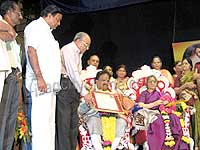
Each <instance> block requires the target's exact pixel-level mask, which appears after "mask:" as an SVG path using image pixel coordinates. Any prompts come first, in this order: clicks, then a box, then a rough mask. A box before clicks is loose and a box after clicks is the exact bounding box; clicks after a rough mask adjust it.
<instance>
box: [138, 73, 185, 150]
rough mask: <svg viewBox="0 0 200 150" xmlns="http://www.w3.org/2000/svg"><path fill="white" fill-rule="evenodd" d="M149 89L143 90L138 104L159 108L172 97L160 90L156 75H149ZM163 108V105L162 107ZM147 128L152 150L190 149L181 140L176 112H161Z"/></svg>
mask: <svg viewBox="0 0 200 150" xmlns="http://www.w3.org/2000/svg"><path fill="white" fill-rule="evenodd" d="M146 84H147V90H145V91H143V92H142V93H141V95H140V96H139V99H138V105H139V106H140V107H143V108H148V109H151V110H159V108H161V106H164V105H166V104H167V103H168V102H169V101H170V97H168V96H166V95H165V94H163V93H161V92H158V91H157V90H156V87H157V78H156V77H155V76H154V75H151V76H149V77H147V82H146ZM162 108H163V107H162ZM157 117H158V119H156V120H155V121H154V122H153V123H151V124H150V125H149V127H148V129H147V142H148V145H149V149H151V150H168V149H173V150H178V149H181V148H184V149H185V150H186V149H188V147H187V145H186V144H184V143H182V142H181V137H182V128H181V125H180V120H179V118H178V117H177V116H176V115H174V114H160V115H158V116H157Z"/></svg>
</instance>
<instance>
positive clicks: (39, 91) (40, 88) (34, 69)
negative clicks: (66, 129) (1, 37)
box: [24, 5, 62, 150]
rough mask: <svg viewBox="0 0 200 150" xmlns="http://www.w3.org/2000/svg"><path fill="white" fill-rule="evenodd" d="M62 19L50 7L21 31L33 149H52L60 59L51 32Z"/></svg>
mask: <svg viewBox="0 0 200 150" xmlns="http://www.w3.org/2000/svg"><path fill="white" fill-rule="evenodd" d="M61 20H62V13H61V10H60V9H59V8H58V7H57V6H55V5H49V6H47V7H46V8H45V9H44V10H42V12H41V17H40V18H39V19H37V20H34V21H32V22H31V23H30V24H29V25H27V26H26V28H25V31H24V36H25V49H26V58H27V65H26V88H27V90H28V91H29V92H30V95H31V99H32V107H31V108H32V109H31V129H32V150H54V149H55V105H56V94H55V93H56V92H57V91H58V90H59V89H58V87H59V85H60V84H59V83H60V74H61V58H60V49H59V44H58V42H57V41H56V40H55V38H54V36H53V34H52V30H53V29H56V27H57V26H59V25H60V21H61Z"/></svg>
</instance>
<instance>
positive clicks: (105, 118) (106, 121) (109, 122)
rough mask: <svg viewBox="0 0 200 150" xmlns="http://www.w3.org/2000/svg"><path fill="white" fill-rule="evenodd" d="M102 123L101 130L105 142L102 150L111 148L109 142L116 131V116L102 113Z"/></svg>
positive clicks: (112, 139)
mask: <svg viewBox="0 0 200 150" xmlns="http://www.w3.org/2000/svg"><path fill="white" fill-rule="evenodd" d="M101 123H102V132H103V141H104V143H105V145H104V144H103V145H104V150H111V148H110V146H111V143H112V142H113V141H114V138H115V131H116V117H115V116H113V115H112V114H107V115H105V114H104V115H102V116H101Z"/></svg>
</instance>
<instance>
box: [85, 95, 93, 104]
mask: <svg viewBox="0 0 200 150" xmlns="http://www.w3.org/2000/svg"><path fill="white" fill-rule="evenodd" d="M84 99H85V102H86V104H88V105H89V106H94V98H93V96H92V94H90V93H88V94H87V95H85V96H84Z"/></svg>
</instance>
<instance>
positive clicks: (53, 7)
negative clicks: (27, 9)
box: [40, 5, 62, 17]
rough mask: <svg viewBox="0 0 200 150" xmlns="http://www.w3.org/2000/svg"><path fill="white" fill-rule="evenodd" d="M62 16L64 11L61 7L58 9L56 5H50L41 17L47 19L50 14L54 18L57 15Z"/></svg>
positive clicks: (42, 12)
mask: <svg viewBox="0 0 200 150" xmlns="http://www.w3.org/2000/svg"><path fill="white" fill-rule="evenodd" d="M58 13H59V14H62V11H61V9H60V8H59V7H57V6H56V5H48V6H47V7H46V8H44V9H43V10H42V11H41V13H40V16H41V17H47V16H48V14H51V15H52V16H55V15H56V14H58Z"/></svg>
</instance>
